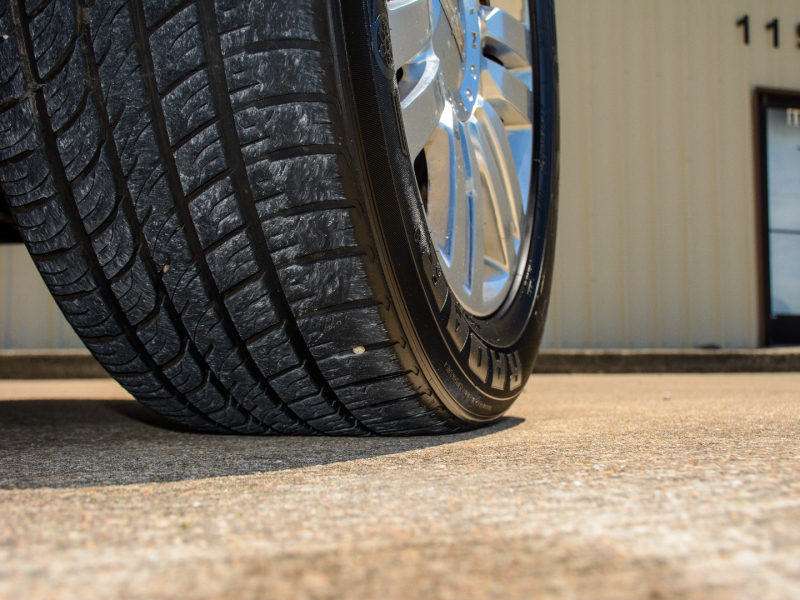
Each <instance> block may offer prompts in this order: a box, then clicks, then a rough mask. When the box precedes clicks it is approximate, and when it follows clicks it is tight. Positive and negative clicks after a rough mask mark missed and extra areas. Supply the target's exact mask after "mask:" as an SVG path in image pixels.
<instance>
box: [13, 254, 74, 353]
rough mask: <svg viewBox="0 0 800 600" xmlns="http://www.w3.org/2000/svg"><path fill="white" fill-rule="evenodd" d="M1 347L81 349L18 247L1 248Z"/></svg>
mask: <svg viewBox="0 0 800 600" xmlns="http://www.w3.org/2000/svg"><path fill="white" fill-rule="evenodd" d="M0 348H20V349H23V348H24V349H30V348H83V343H82V342H81V340H80V339H79V338H78V336H77V335H75V333H74V332H73V331H72V328H71V327H70V326H69V325H68V324H67V321H66V320H65V319H64V316H63V315H62V314H61V312H60V311H59V309H58V307H57V306H56V303H55V302H54V301H53V298H52V297H51V296H50V292H48V290H47V287H45V285H44V282H43V281H42V278H41V277H40V276H39V273H38V271H37V270H36V267H35V266H34V264H33V261H32V260H31V257H30V256H28V252H27V250H25V248H24V247H23V246H22V245H21V244H19V245H17V244H14V245H5V244H3V245H0Z"/></svg>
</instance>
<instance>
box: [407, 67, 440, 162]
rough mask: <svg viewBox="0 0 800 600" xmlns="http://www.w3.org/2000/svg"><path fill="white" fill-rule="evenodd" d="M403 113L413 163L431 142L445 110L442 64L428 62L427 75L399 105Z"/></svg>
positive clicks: (425, 73) (424, 74)
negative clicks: (427, 143) (440, 68)
mask: <svg viewBox="0 0 800 600" xmlns="http://www.w3.org/2000/svg"><path fill="white" fill-rule="evenodd" d="M400 107H401V108H402V110H403V123H404V124H405V132H406V142H407V143H408V152H409V156H410V157H411V160H414V158H416V156H417V154H419V151H420V150H422V148H423V147H424V146H425V143H426V142H427V141H428V140H429V139H430V137H431V135H432V134H433V131H434V130H435V129H436V126H437V125H438V124H439V119H440V118H441V116H442V112H443V111H444V107H445V98H444V89H443V87H442V78H441V77H440V76H439V61H438V60H437V59H436V58H431V59H429V60H427V61H425V71H424V72H423V74H422V77H421V78H420V80H419V82H418V83H417V84H416V85H415V86H414V88H413V89H412V90H411V92H410V93H409V94H408V95H407V96H406V97H405V98H403V99H402V100H401V101H400Z"/></svg>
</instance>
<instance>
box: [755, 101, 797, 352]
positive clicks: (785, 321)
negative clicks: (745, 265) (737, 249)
mask: <svg viewBox="0 0 800 600" xmlns="http://www.w3.org/2000/svg"><path fill="white" fill-rule="evenodd" d="M755 106H756V111H755V112H756V115H755V117H756V185H757V202H756V208H757V210H756V213H757V223H758V251H759V267H760V269H759V280H760V281H759V288H760V298H759V299H760V302H759V304H760V310H759V313H760V315H759V322H760V325H761V335H760V338H761V345H762V346H777V345H800V315H796V316H795V315H792V316H778V317H772V316H771V314H770V307H771V306H772V298H771V293H770V264H769V212H768V211H769V185H768V181H769V179H768V177H767V109H768V108H800V91H796V90H780V89H772V88H756V90H755Z"/></svg>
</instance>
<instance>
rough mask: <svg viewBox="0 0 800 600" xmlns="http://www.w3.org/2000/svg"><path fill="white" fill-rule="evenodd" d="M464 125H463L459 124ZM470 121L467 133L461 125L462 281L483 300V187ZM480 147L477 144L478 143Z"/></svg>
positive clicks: (480, 301) (473, 132)
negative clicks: (465, 241)
mask: <svg viewBox="0 0 800 600" xmlns="http://www.w3.org/2000/svg"><path fill="white" fill-rule="evenodd" d="M462 127H463V126H462ZM474 127H475V125H474V124H473V123H470V124H469V129H470V131H469V133H468V134H467V127H463V129H462V131H463V132H464V135H465V137H466V138H467V140H466V142H467V143H466V144H465V145H466V146H467V154H466V156H465V158H466V160H465V163H466V168H465V173H464V179H465V182H466V187H467V189H466V192H467V198H466V205H467V209H466V210H467V214H468V217H469V228H468V235H469V241H468V244H467V247H466V253H467V254H466V258H467V260H466V261H465V265H466V266H467V269H468V270H469V274H468V275H467V280H466V281H465V285H466V286H467V288H468V289H469V292H470V294H471V295H472V296H473V297H475V299H476V302H477V303H481V304H482V303H483V272H484V265H483V258H484V223H485V220H484V218H483V210H484V204H483V189H482V186H481V175H480V163H479V161H478V157H477V153H476V152H475V150H476V148H475V146H476V145H477V144H476V142H478V144H479V143H480V142H479V141H478V140H476V133H477V131H475V129H474ZM479 148H480V146H479Z"/></svg>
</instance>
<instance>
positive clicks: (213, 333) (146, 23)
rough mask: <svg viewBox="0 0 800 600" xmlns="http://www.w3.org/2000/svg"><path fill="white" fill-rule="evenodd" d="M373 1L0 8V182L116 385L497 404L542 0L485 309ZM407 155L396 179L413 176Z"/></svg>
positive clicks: (340, 408)
mask: <svg viewBox="0 0 800 600" xmlns="http://www.w3.org/2000/svg"><path fill="white" fill-rule="evenodd" d="M387 14H388V13H387V7H386V5H385V3H384V2H383V1H382V0H376V1H375V2H374V3H373V2H372V0H365V1H364V2H339V1H336V0H294V1H292V2H285V1H284V0H250V1H245V0H216V1H214V0H195V1H183V2H182V1H180V0H103V1H95V2H84V1H83V0H79V1H78V2H76V1H75V0H44V1H42V2H27V3H26V2H22V0H0V34H2V36H3V41H2V42H0V186H1V188H2V194H3V197H4V198H3V199H4V200H5V202H7V204H8V205H9V206H10V208H11V212H12V214H13V216H14V219H15V221H16V224H17V226H18V228H19V231H20V233H21V235H22V237H23V239H24V241H25V243H26V245H27V248H28V250H29V251H30V254H31V256H32V258H33V260H34V261H35V263H36V266H37V267H38V269H39V271H40V273H41V275H42V277H43V278H44V281H45V282H46V284H47V286H48V288H49V289H50V291H51V292H52V294H53V297H54V298H55V300H56V302H57V304H58V306H59V307H60V308H61V310H62V311H63V313H64V315H65V317H66V318H67V320H68V321H69V323H70V324H71V325H72V327H73V328H74V329H75V331H76V332H77V334H78V335H79V336H80V337H81V338H82V340H83V341H84V342H85V344H86V346H87V348H89V350H90V351H91V352H92V354H93V355H94V356H95V357H96V358H97V360H98V361H99V362H100V363H101V364H102V365H103V366H104V367H105V368H106V369H107V370H108V372H109V373H110V374H111V375H112V376H113V377H114V378H115V379H116V380H117V381H119V382H120V384H122V386H123V387H125V389H127V390H128V391H130V393H131V394H132V395H133V396H134V397H136V398H137V399H138V400H139V401H141V402H142V403H143V404H145V405H146V406H148V407H150V408H152V409H153V410H155V411H156V412H158V413H160V414H162V415H164V416H166V417H168V418H170V419H172V420H173V421H175V422H177V423H180V424H182V425H184V426H187V427H190V428H192V429H194V430H198V431H208V432H219V433H236V434H276V433H277V434H303V435H313V434H331V435H370V434H387V435H407V434H434V433H447V432H456V431H464V430H467V429H471V428H474V427H476V426H478V425H480V424H481V423H486V422H489V421H492V420H494V419H497V418H498V417H499V416H501V415H502V414H503V413H504V412H505V411H506V410H507V409H508V407H509V406H510V405H511V403H512V402H513V401H514V399H515V398H516V397H517V396H518V395H519V393H520V392H521V390H522V386H523V385H524V383H525V381H526V380H527V377H528V374H529V373H530V371H531V369H532V366H533V363H534V360H535V357H536V354H537V352H538V347H539V343H540V340H541V335H542V328H543V324H544V317H545V313H546V306H547V299H548V295H549V286H550V273H551V270H552V260H553V248H554V240H555V220H556V219H555V215H556V181H557V85H556V59H555V35H554V21H553V8H552V4H551V3H550V2H544V1H538V0H537V1H535V2H532V3H531V6H530V15H531V21H530V23H531V25H530V35H531V47H532V48H533V51H534V55H535V57H536V62H535V65H534V69H533V71H534V78H533V80H534V88H535V89H533V97H534V98H535V101H534V104H533V106H532V109H531V110H532V111H533V114H532V119H531V121H532V123H533V124H534V125H533V140H534V144H533V146H534V147H533V156H532V169H531V195H530V197H531V199H532V201H531V202H532V204H531V206H532V208H533V210H531V213H533V216H532V218H531V222H530V226H529V227H528V229H527V230H526V233H525V240H524V244H523V245H524V246H525V248H524V254H525V255H524V257H523V259H522V261H521V263H520V265H519V268H518V274H517V277H516V281H515V282H514V286H513V289H512V290H511V291H510V292H509V293H508V298H507V299H506V301H505V303H504V304H503V306H502V307H500V308H499V309H498V310H496V311H494V312H493V313H492V314H491V315H488V316H481V317H476V316H474V315H472V314H470V312H469V311H468V310H465V309H464V307H463V306H461V304H460V303H459V300H458V297H457V296H456V295H454V294H453V293H452V291H450V284H449V283H448V282H447V281H446V278H444V277H442V276H441V273H442V271H441V268H440V267H439V265H438V261H439V260H440V259H439V258H437V253H436V252H435V251H434V250H433V244H434V242H433V241H432V240H431V236H430V231H429V229H428V226H427V224H426V220H425V217H424V207H423V204H422V202H423V199H422V196H421V194H420V185H421V184H420V181H419V178H418V173H417V174H415V170H414V158H415V157H411V156H409V155H408V147H407V140H405V138H404V131H403V123H402V114H401V113H402V107H401V105H400V102H399V101H398V92H397V83H396V79H395V78H393V77H387V76H386V71H387V66H388V68H389V69H393V67H394V65H393V64H392V63H391V55H390V53H389V55H388V58H387V48H386V44H387V43H388V42H387V40H388V39H389V33H388V31H389V30H388V29H387V25H386V23H387V18H388V17H387ZM417 170H419V169H417Z"/></svg>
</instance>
